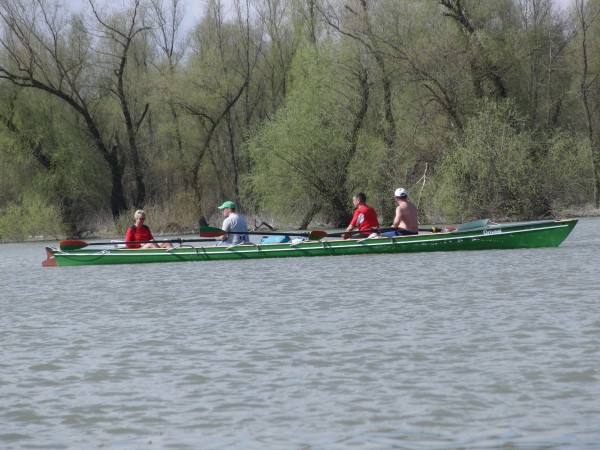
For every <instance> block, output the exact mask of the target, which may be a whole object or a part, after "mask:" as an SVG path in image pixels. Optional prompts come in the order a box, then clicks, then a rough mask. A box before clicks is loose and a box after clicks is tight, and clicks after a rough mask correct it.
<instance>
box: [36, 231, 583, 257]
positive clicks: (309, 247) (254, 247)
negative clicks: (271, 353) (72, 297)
mask: <svg viewBox="0 0 600 450" xmlns="http://www.w3.org/2000/svg"><path fill="white" fill-rule="evenodd" d="M576 224H577V219H571V220H546V221H537V222H513V223H509V224H493V225H485V226H481V227H478V228H472V229H466V230H464V231H461V230H460V228H459V229H458V230H457V231H452V232H444V233H425V234H419V235H414V236H397V237H377V238H371V239H348V240H328V239H326V240H320V241H304V242H301V243H298V244H290V243H282V244H251V245H238V246H232V247H216V246H198V247H193V246H181V247H177V248H175V249H171V250H165V249H115V248H108V249H90V248H85V249H81V250H76V251H68V252H67V251H61V250H59V249H56V248H50V247H47V248H46V252H47V259H46V260H45V261H44V262H43V263H42V264H43V265H44V266H45V267H51V266H81V265H98V264H139V263H157V262H189V261H216V260H220V261H222V260H244V259H264V258H286V257H301V256H342V255H366V254H367V255H368V254H385V253H414V252H436V251H443V252H448V251H465V250H494V249H518V248H541V247H557V246H559V245H560V244H561V243H562V242H563V241H564V240H565V239H566V238H567V236H568V235H569V233H570V232H571V231H572V230H573V228H574V227H575V225H576Z"/></svg>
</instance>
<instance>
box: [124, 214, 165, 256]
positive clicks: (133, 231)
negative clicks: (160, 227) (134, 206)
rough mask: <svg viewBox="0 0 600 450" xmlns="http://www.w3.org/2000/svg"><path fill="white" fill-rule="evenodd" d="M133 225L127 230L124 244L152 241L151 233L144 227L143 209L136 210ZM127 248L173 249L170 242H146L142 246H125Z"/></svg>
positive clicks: (144, 215)
mask: <svg viewBox="0 0 600 450" xmlns="http://www.w3.org/2000/svg"><path fill="white" fill-rule="evenodd" d="M133 218H134V219H135V223H134V224H133V225H132V226H130V227H129V228H127V233H126V234H125V242H133V241H137V242H139V241H153V240H154V236H152V231H150V227H149V226H148V225H144V221H145V220H146V213H145V212H144V210H143V209H138V210H137V211H136V212H135V214H134V215H133ZM127 247H128V248H173V246H172V245H171V243H170V242H146V243H144V244H139V243H138V244H134V243H132V244H127Z"/></svg>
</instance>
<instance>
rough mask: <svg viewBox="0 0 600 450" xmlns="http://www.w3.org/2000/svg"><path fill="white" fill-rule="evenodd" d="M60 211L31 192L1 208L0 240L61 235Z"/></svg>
mask: <svg viewBox="0 0 600 450" xmlns="http://www.w3.org/2000/svg"><path fill="white" fill-rule="evenodd" d="M60 224H61V216H60V211H59V210H58V208H56V206H54V205H48V204H47V202H46V200H45V199H44V198H43V197H42V196H40V195H38V194H35V193H34V194H31V195H27V196H24V197H23V200H22V201H21V202H19V203H16V202H15V203H10V204H8V205H6V206H5V207H3V208H1V209H0V241H2V242H15V241H23V240H26V239H32V238H36V237H39V238H41V237H44V238H45V237H48V236H55V237H58V236H61V235H62V234H63V232H64V231H63V230H62V228H61V226H60Z"/></svg>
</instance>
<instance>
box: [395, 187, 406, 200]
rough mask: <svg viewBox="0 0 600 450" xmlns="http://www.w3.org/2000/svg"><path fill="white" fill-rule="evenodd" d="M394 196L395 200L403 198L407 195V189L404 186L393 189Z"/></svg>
mask: <svg viewBox="0 0 600 450" xmlns="http://www.w3.org/2000/svg"><path fill="white" fill-rule="evenodd" d="M394 197H396V200H400V199H402V200H405V199H406V197H408V191H407V190H406V189H404V188H398V189H396V190H395V191H394Z"/></svg>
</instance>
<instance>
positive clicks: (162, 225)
mask: <svg viewBox="0 0 600 450" xmlns="http://www.w3.org/2000/svg"><path fill="white" fill-rule="evenodd" d="M153 217H154V218H155V219H156V223H157V225H156V226H151V229H152V233H153V234H154V237H155V238H157V239H161V238H165V237H172V236H175V237H185V236H195V235H198V231H194V230H198V227H197V226H196V227H194V225H193V224H191V223H187V224H182V223H179V222H176V221H173V220H171V218H169V217H165V216H163V215H162V214H161V213H160V212H156V211H155V212H153ZM593 217H600V209H599V208H595V207H594V206H592V205H588V206H584V207H580V208H567V209H564V210H563V211H561V214H559V215H557V216H556V217H552V218H557V219H558V218H560V219H569V218H593ZM547 218H548V217H546V218H545V219H547ZM248 223H249V224H250V225H251V226H250V230H251V231H265V232H269V231H298V229H295V228H293V227H285V228H278V227H277V226H275V225H274V224H273V223H268V222H265V221H262V220H260V219H259V218H257V217H252V216H250V217H249V222H248ZM110 224H111V221H110V218H109V217H107V218H106V219H104V220H102V221H101V222H97V223H95V224H94V225H93V226H92V227H91V228H90V229H91V230H93V231H90V232H89V233H84V234H82V235H81V236H78V237H79V238H82V239H113V240H125V231H126V227H125V229H124V230H119V231H117V227H116V226H114V225H113V226H111V225H110ZM252 224H253V225H254V226H252ZM149 225H150V223H149ZM428 225H434V224H420V226H422V227H425V228H426V227H427V226H428ZM437 225H441V224H437ZM446 225H453V226H455V225H458V223H446ZM127 226H129V225H127ZM310 228H311V229H317V228H319V229H325V230H332V229H335V228H334V227H331V226H328V225H325V224H318V226H314V227H310ZM66 238H67V236H66V235H64V234H63V235H43V234H40V235H31V236H26V237H23V238H21V239H2V237H1V236H0V244H9V243H35V242H48V241H59V240H63V239H66Z"/></svg>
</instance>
